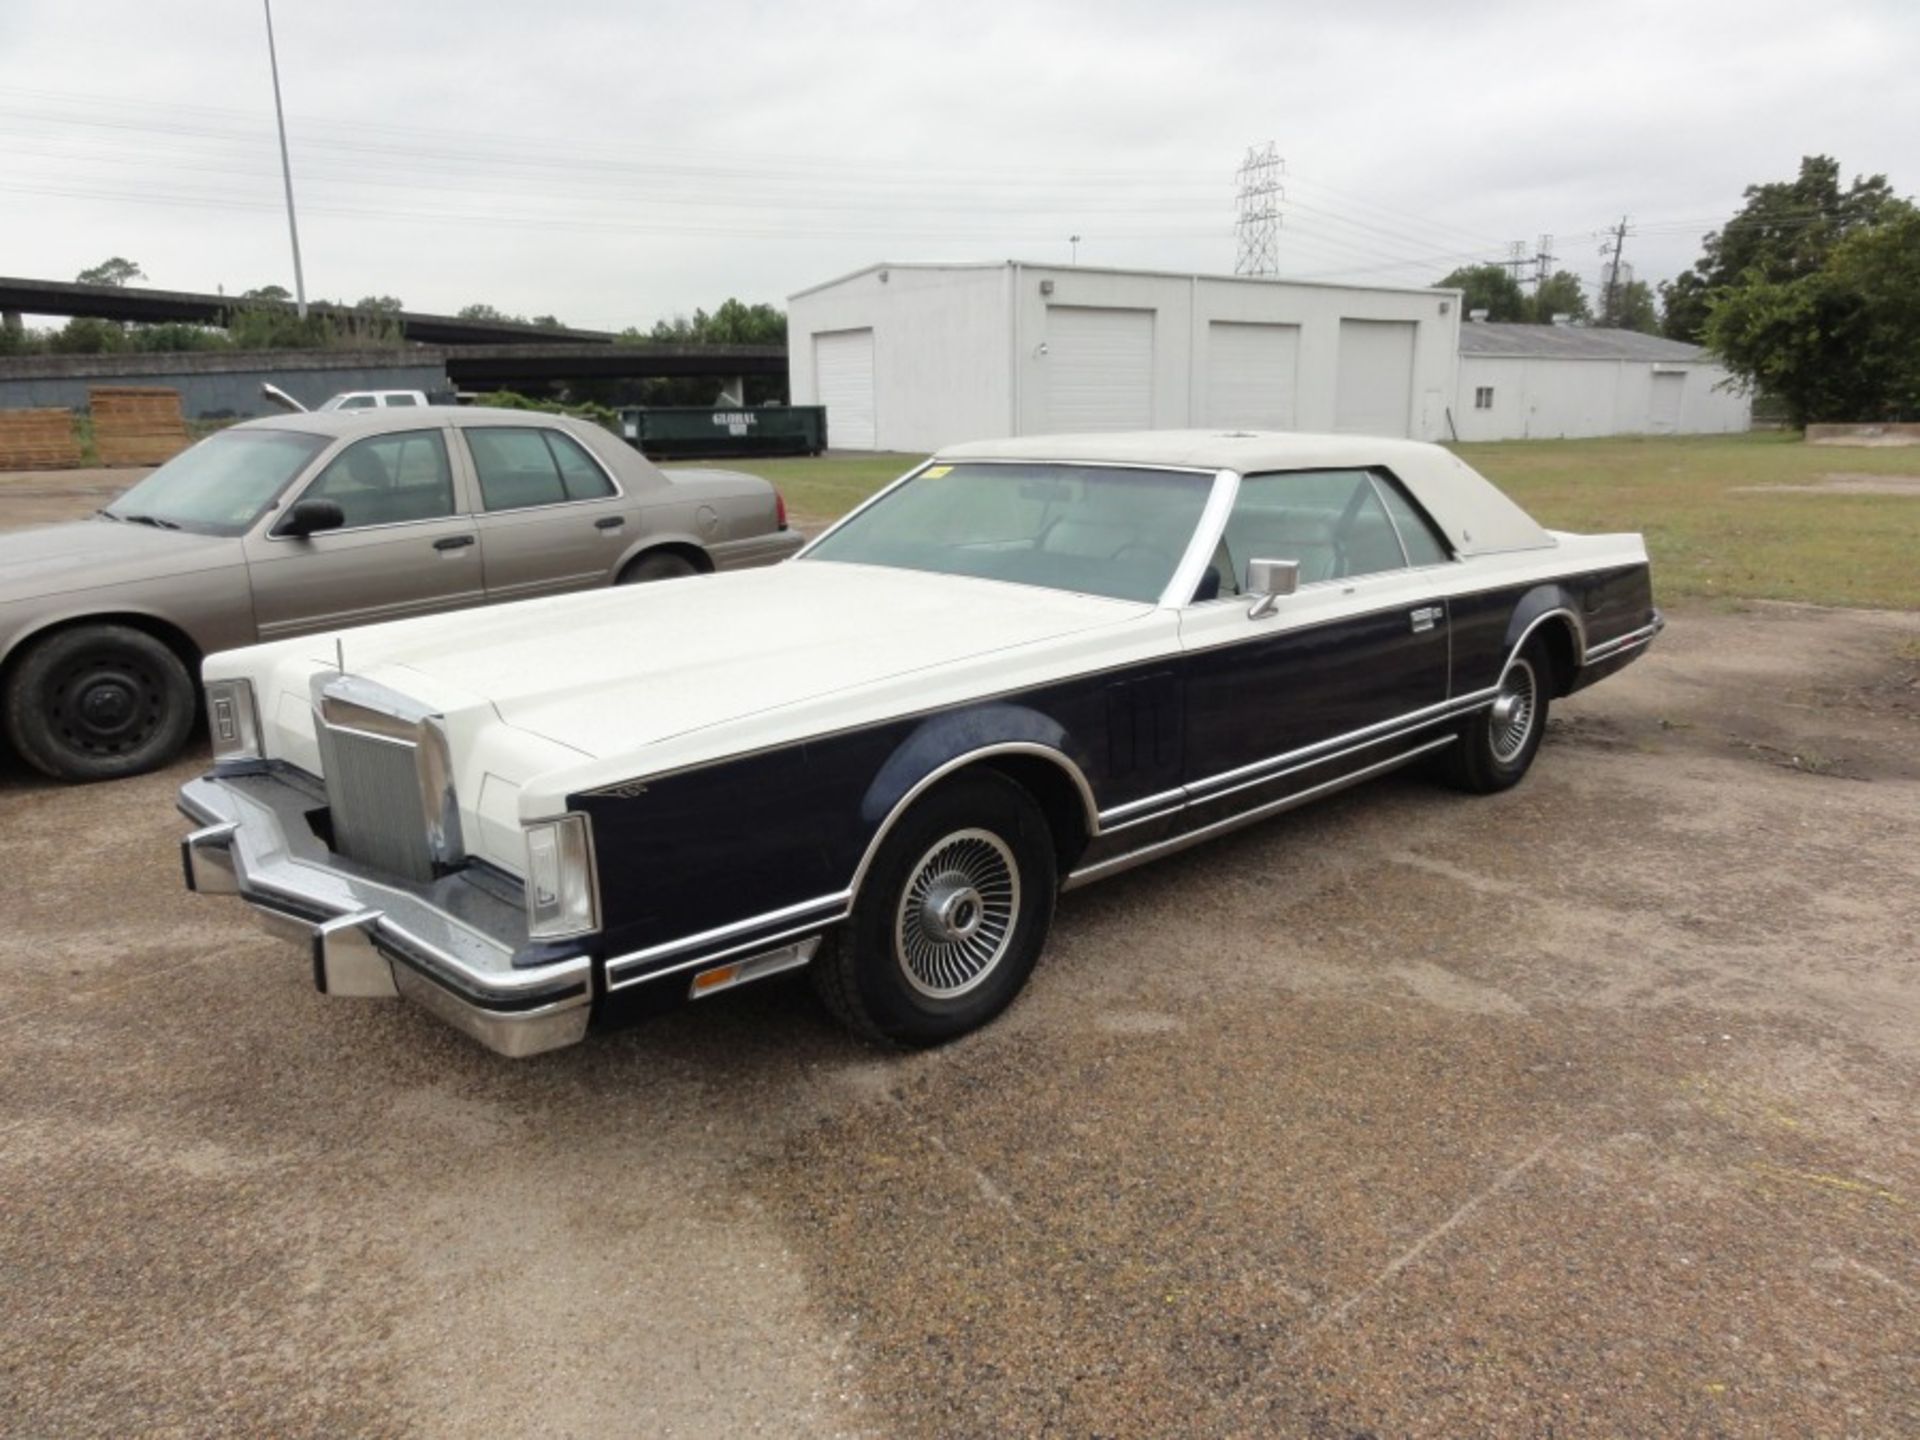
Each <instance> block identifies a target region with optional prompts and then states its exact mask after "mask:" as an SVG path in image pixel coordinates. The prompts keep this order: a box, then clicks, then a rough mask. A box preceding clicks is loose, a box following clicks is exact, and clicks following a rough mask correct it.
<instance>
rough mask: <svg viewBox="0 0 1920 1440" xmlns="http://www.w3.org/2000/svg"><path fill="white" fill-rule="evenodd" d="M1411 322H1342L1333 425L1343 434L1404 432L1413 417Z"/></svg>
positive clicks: (1395, 434) (1412, 332)
mask: <svg viewBox="0 0 1920 1440" xmlns="http://www.w3.org/2000/svg"><path fill="white" fill-rule="evenodd" d="M1413 334H1414V322H1413V321H1411V320H1342V321H1341V322H1340V370H1339V374H1338V376H1337V378H1336V381H1335V383H1336V385H1337V386H1338V388H1337V389H1336V390H1335V391H1334V401H1333V428H1334V429H1335V430H1338V431H1339V432H1340V433H1341V434H1343V435H1394V436H1404V435H1406V434H1408V433H1409V429H1410V427H1411V424H1412V421H1413Z"/></svg>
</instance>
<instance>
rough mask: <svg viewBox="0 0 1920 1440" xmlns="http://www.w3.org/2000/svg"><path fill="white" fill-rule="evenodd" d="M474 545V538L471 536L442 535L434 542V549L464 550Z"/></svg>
mask: <svg viewBox="0 0 1920 1440" xmlns="http://www.w3.org/2000/svg"><path fill="white" fill-rule="evenodd" d="M472 543H473V536H471V535H442V536H441V537H440V538H439V539H438V540H436V541H434V542H433V548H434V549H436V550H464V549H465V548H466V547H467V546H469V545H471V544H472Z"/></svg>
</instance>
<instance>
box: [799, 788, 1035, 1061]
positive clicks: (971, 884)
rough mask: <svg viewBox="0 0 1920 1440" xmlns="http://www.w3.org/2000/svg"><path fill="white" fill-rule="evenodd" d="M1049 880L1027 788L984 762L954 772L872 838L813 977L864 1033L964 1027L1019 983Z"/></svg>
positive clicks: (921, 1041) (1027, 968) (1031, 956)
mask: <svg viewBox="0 0 1920 1440" xmlns="http://www.w3.org/2000/svg"><path fill="white" fill-rule="evenodd" d="M1057 888H1058V879H1057V874H1056V861H1055V857H1054V845H1053V836H1052V833H1051V832H1050V831H1049V830H1048V829H1047V820H1046V816H1045V815H1044V814H1042V813H1041V810H1040V807H1039V806H1038V805H1037V804H1035V803H1034V800H1033V797H1032V796H1030V795H1029V794H1027V792H1026V791H1025V790H1023V789H1021V788H1020V787H1019V786H1018V785H1016V784H1014V783H1013V782H1012V781H1011V780H1008V779H1006V778H1004V777H1003V776H1000V775H996V774H993V773H991V772H988V771H976V772H974V773H972V774H967V775H962V776H958V777H956V778H954V779H952V780H949V781H947V782H945V783H943V784H941V785H938V786H936V787H935V788H934V789H932V790H930V791H928V792H927V794H926V795H924V796H922V797H921V798H920V799H919V800H918V801H917V802H916V803H915V804H914V806H913V808H912V809H910V810H909V811H907V813H906V814H905V815H904V816H902V817H901V819H900V821H899V823H898V824H896V825H895V826H894V828H893V829H892V831H890V832H889V833H888V835H887V837H886V839H885V840H884V841H882V842H881V845H880V849H879V851H878V852H877V854H876V855H875V856H874V861H873V865H872V867H871V868H870V869H869V870H868V872H867V875H866V878H865V880H864V881H863V882H862V884H861V887H860V893H859V894H858V895H857V896H856V897H855V899H854V907H853V915H852V917H851V918H850V919H849V920H848V922H847V924H846V926H845V927H844V928H843V932H842V933H841V934H840V935H839V936H837V937H835V941H834V943H833V944H832V945H831V946H830V947H828V948H827V949H826V950H825V951H824V952H823V953H822V954H821V955H820V957H819V958H817V959H816V960H815V961H814V962H813V966H812V970H813V981H814V988H815V990H816V991H817V992H818V993H819V995H820V998H821V999H822V1001H823V1002H825V1004H826V1006H827V1008H828V1009H829V1010H831V1011H832V1012H833V1014H834V1015H835V1016H836V1017H837V1018H838V1019H839V1020H840V1021H841V1022H842V1023H843V1024H845V1025H846V1026H847V1027H848V1028H849V1029H851V1030H853V1031H854V1032H855V1033H857V1034H860V1035H864V1036H866V1037H867V1038H869V1039H873V1040H879V1041H884V1042H888V1043H892V1044H895V1045H937V1044H939V1043H940V1042H942V1041H945V1040H951V1039H953V1038H955V1037H956V1036H959V1035H964V1034H966V1033H967V1032H968V1031H969V1030H974V1029H977V1028H978V1027H980V1026H982V1025H984V1024H986V1023H987V1021H989V1020H991V1019H992V1018H993V1017H994V1016H996V1015H998V1014H999V1013H1000V1012H1001V1011H1002V1010H1004V1009H1005V1008H1006V1007H1007V1006H1008V1005H1009V1004H1010V1003H1011V1002H1012V1000H1013V998H1014V996H1016V995H1018V994H1019V993H1020V990H1021V987H1022V986H1024V985H1025V984H1026V983H1027V977H1028V976H1029V975H1030V974H1032V973H1033V966H1034V962H1035V961H1037V960H1038V959H1039V958H1040V950H1041V947H1042V946H1043V945H1045V944H1046V939H1047V930H1048V927H1049V926H1051V925H1052V923H1053V903H1054V897H1055V891H1056V889H1057Z"/></svg>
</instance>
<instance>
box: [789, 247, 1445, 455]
mask: <svg viewBox="0 0 1920 1440" xmlns="http://www.w3.org/2000/svg"><path fill="white" fill-rule="evenodd" d="M1459 330H1460V296H1459V292H1457V291H1452V290H1424V289H1423V290H1407V289H1385V288H1376V287H1370V286H1354V285H1320V284H1312V283H1304V282H1300V281H1292V280H1265V279H1251V278H1245V277H1236V276H1224V275H1179V274H1169V273H1163V272H1156V271H1139V270H1101V269H1094V268H1091V267H1087V266H1071V265H1026V264H1020V263H1018V262H996V263H991V264H976V265H965V264H955V265H927V264H911V265H899V264H887V265H872V266H869V267H867V268H866V269H864V270H860V271H857V272H855V273H854V274H852V275H847V276H843V277H842V278H840V279H838V280H830V281H828V282H827V283H826V284H824V285H816V286H814V287H813V288H812V289H809V290H802V291H801V292H800V293H799V294H797V295H794V296H792V297H791V298H790V300H789V301H788V308H787V337H788V339H787V354H788V360H787V365H788V372H789V376H790V379H791V382H792V391H791V393H792V396H793V403H794V404H796V405H825V406H826V407H827V438H828V442H829V444H831V445H832V446H833V447H834V448H835V449H841V450H905V451H915V452H925V451H929V450H935V449H938V448H939V447H940V446H942V445H945V444H949V443H952V442H954V441H959V440H975V439H992V438H998V437H1002V436H1009V435H1031V434H1047V433H1061V432H1076V431H1089V430H1144V429H1179V428H1186V427H1190V426H1215V425H1218V426H1223V427H1231V428H1236V429H1238V428H1246V429H1254V428H1258V429H1271V430H1308V431H1344V432H1350V433H1354V434H1372V435H1397V436H1411V437H1413V438H1415V439H1421V440H1439V439H1444V438H1446V436H1447V434H1448V430H1447V413H1446V412H1447V407H1448V405H1449V404H1450V403H1451V402H1452V398H1453V394H1454V370H1455V366H1456V346H1457V344H1458V334H1459Z"/></svg>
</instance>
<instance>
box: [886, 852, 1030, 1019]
mask: <svg viewBox="0 0 1920 1440" xmlns="http://www.w3.org/2000/svg"><path fill="white" fill-rule="evenodd" d="M1019 920H1020V865H1019V862H1018V861H1016V860H1015V859H1014V855H1013V851H1012V850H1011V849H1010V848H1009V847H1008V845H1007V843H1006V842H1005V841H1004V840H1002V839H1001V838H1000V837H999V836H998V835H995V834H994V833H993V832H992V831H991V830H977V829H976V830H958V831H955V832H954V833H953V834H951V835H948V836H946V837H945V838H944V839H942V840H939V841H936V842H935V843H934V845H933V846H932V847H931V848H930V849H928V851H927V853H926V854H924V855H922V856H921V857H920V859H919V862H918V863H917V864H915V865H914V867H913V869H912V870H910V871H909V872H908V875H907V883H906V884H905V885H904V886H903V887H902V888H901V892H900V904H899V908H898V909H897V910H896V911H895V912H894V921H893V943H894V953H895V955H896V956H897V957H898V958H899V961H900V968H901V970H902V971H903V972H904V973H905V975H906V977H907V983H908V984H909V985H911V986H912V987H913V988H914V989H915V990H917V991H919V992H920V993H921V994H922V995H926V996H930V997H932V998H933V999H936V1000H951V999H953V998H955V997H956V996H960V995H965V994H966V993H967V992H968V991H970V990H972V989H974V988H976V987H977V986H979V985H980V984H982V983H983V982H984V981H985V980H986V978H987V977H988V976H989V975H991V974H992V973H993V971H994V968H995V967H996V966H997V965H999V963H1000V962H1001V960H1002V959H1004V958H1005V957H1006V954H1007V951H1008V950H1009V949H1010V948H1012V945H1013V932H1014V928H1015V926H1016V925H1017V924H1018V923H1019Z"/></svg>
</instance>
